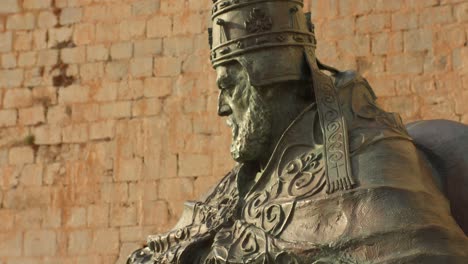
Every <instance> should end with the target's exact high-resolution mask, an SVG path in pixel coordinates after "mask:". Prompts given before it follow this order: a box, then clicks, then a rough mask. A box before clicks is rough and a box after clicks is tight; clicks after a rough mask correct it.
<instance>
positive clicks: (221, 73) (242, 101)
mask: <svg viewBox="0 0 468 264" xmlns="http://www.w3.org/2000/svg"><path fill="white" fill-rule="evenodd" d="M216 73H217V84H218V87H219V89H220V94H219V101H218V115H220V116H226V117H227V120H226V122H227V124H228V126H230V127H231V129H232V143H231V155H232V157H233V158H234V160H236V161H238V162H247V161H255V160H258V159H259V157H260V156H261V155H262V154H264V153H265V151H267V149H268V147H269V144H270V142H269V141H270V135H271V111H270V108H269V107H270V106H269V105H268V104H267V103H266V101H265V100H264V98H262V95H261V94H260V93H259V91H258V89H257V88H256V87H253V86H252V85H251V84H250V81H249V76H248V73H247V71H246V70H245V69H244V68H243V67H242V66H241V65H240V64H238V63H232V64H228V65H223V66H218V67H217V68H216Z"/></svg>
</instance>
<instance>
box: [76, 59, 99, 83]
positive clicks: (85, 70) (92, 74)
mask: <svg viewBox="0 0 468 264" xmlns="http://www.w3.org/2000/svg"><path fill="white" fill-rule="evenodd" d="M102 77H104V63H102V62H98V63H85V64H81V65H80V78H81V80H82V81H83V82H87V81H94V80H100V79H102Z"/></svg>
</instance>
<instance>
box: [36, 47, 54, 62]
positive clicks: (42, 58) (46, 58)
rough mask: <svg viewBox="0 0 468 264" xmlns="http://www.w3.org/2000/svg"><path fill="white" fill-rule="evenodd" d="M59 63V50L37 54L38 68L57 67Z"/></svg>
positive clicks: (43, 51)
mask: <svg viewBox="0 0 468 264" xmlns="http://www.w3.org/2000/svg"><path fill="white" fill-rule="evenodd" d="M57 61H58V50H41V51H39V52H38V53H37V65H38V66H51V65H55V64H56V63H57Z"/></svg>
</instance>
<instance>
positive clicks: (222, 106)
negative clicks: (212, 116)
mask: <svg viewBox="0 0 468 264" xmlns="http://www.w3.org/2000/svg"><path fill="white" fill-rule="evenodd" d="M230 114H232V109H231V107H230V106H229V105H228V104H227V103H226V101H225V99H224V95H223V93H222V92H221V93H219V98H218V115H219V116H228V115H230Z"/></svg>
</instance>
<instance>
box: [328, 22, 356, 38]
mask: <svg viewBox="0 0 468 264" xmlns="http://www.w3.org/2000/svg"><path fill="white" fill-rule="evenodd" d="M355 23H356V22H355V19H353V18H338V19H330V20H328V21H327V28H328V30H326V31H324V32H323V34H324V35H323V37H324V38H326V39H339V38H342V37H344V36H346V35H351V32H353V31H354V28H355Z"/></svg>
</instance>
